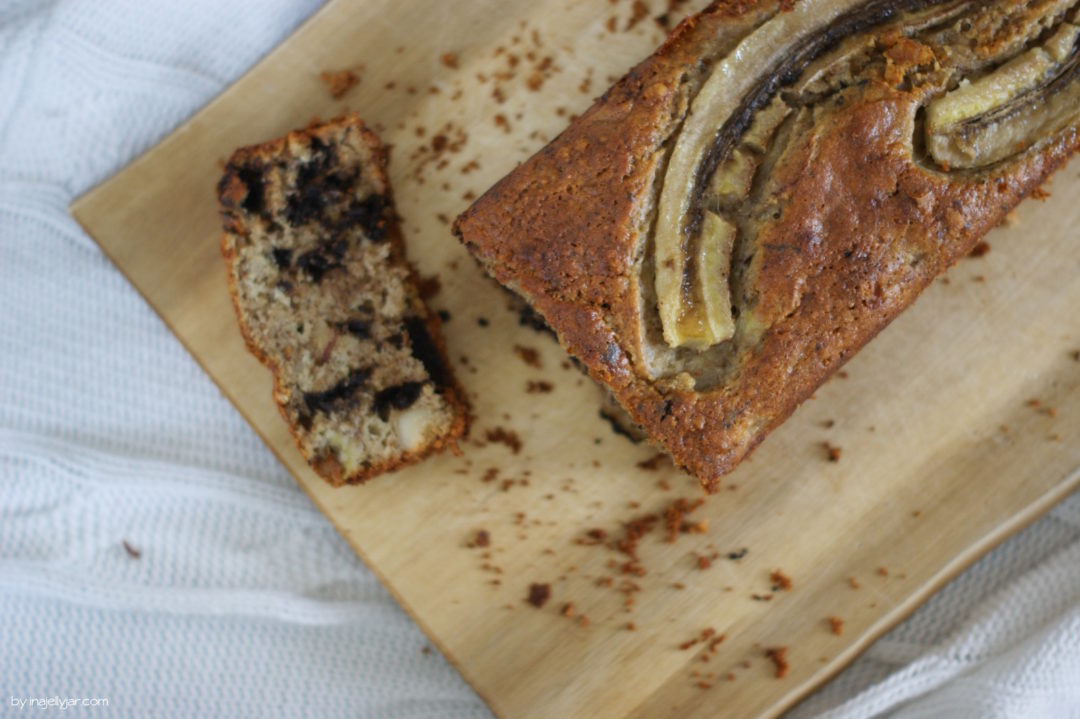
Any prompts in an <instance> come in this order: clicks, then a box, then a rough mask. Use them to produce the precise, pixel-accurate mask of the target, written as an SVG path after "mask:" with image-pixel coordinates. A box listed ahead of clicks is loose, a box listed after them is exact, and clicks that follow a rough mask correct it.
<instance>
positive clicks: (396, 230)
mask: <svg viewBox="0 0 1080 719" xmlns="http://www.w3.org/2000/svg"><path fill="white" fill-rule="evenodd" d="M347 126H353V127H355V128H356V129H357V131H358V132H359V135H360V137H361V138H362V140H363V142H364V143H365V144H366V145H368V147H369V148H371V150H372V162H371V166H370V167H369V168H368V171H369V172H372V173H374V175H375V176H376V177H377V182H378V184H379V185H381V186H382V187H384V188H385V195H386V197H387V200H388V202H390V203H391V206H392V204H393V196H392V192H391V188H390V180H389V177H388V175H387V172H386V167H387V163H388V161H389V149H388V148H387V147H386V146H384V145H383V144H382V143H381V142H380V141H379V138H378V136H377V135H375V133H374V132H372V131H371V130H369V129H368V128H367V127H366V126H365V125H364V123H363V122H362V121H360V120H359V119H358V118H356V117H355V116H343V117H339V118H335V119H333V120H330V121H328V122H325V123H323V124H320V125H316V126H310V127H307V128H304V129H302V130H294V131H292V132H290V133H288V134H287V135H285V136H283V137H280V138H278V139H275V140H270V141H268V142H264V143H261V144H258V145H251V146H248V147H242V148H239V149H238V150H236V151H235V152H234V153H233V155H232V156H231V157H230V158H229V161H228V163H227V167H228V168H230V169H229V170H227V171H226V174H225V176H224V177H223V178H222V181H221V183H220V184H219V187H218V192H219V199H220V201H221V204H222V207H223V211H222V213H221V217H222V222H223V224H224V226H225V234H224V235H223V236H222V238H221V243H220V246H221V252H222V255H223V256H224V258H225V263H226V266H227V269H228V271H227V273H226V277H227V280H228V287H229V295H230V297H231V299H232V305H233V310H234V311H235V312H236V316H237V320H238V325H239V328H240V332H241V335H242V336H243V338H244V344H245V345H246V346H247V349H248V351H249V352H251V354H252V355H254V356H255V357H256V358H257V359H258V360H259V361H260V362H261V363H262V364H263V365H265V366H266V367H267V368H268V369H269V370H270V371H271V373H272V375H273V380H274V385H273V396H274V398H275V400H276V402H275V403H276V404H277V407H278V411H279V412H280V414H281V416H282V418H283V419H284V420H285V424H286V426H287V427H288V429H289V433H290V435H291V436H292V437H293V440H294V441H295V442H296V445H297V447H298V448H300V449H301V450H302V449H303V444H302V441H301V436H300V432H301V431H302V430H301V428H299V427H297V426H296V424H295V423H294V422H293V421H292V418H291V417H290V416H289V413H288V411H287V409H286V405H285V403H284V400H283V398H284V397H287V395H288V390H287V388H286V386H285V384H284V376H283V368H282V367H280V366H278V364H277V363H276V362H274V361H273V359H272V358H271V357H269V356H268V355H267V354H266V352H264V351H263V348H262V347H261V346H260V345H259V343H258V342H256V341H255V339H254V338H253V337H252V334H251V331H252V328H250V327H248V324H247V323H246V322H245V321H244V314H243V311H242V309H241V306H240V299H239V295H240V293H239V290H238V288H237V286H236V273H235V272H234V271H233V267H234V264H235V263H236V262H237V261H238V256H237V253H236V252H235V251H234V246H233V243H231V242H229V234H230V233H235V234H243V233H244V231H245V230H244V227H243V222H242V220H241V219H240V218H239V217H238V215H237V214H236V213H233V212H230V211H228V210H229V209H230V208H233V207H236V206H237V205H238V204H239V203H240V202H241V201H242V200H243V199H244V197H245V195H246V193H247V189H246V188H245V187H244V185H243V183H241V182H239V181H238V180H237V179H236V176H235V172H233V171H232V169H231V168H236V167H241V166H243V165H245V164H248V163H249V162H250V161H251V160H255V159H259V160H263V161H267V162H268V161H270V160H272V159H273V158H275V157H278V156H280V155H281V154H282V153H283V152H284V151H285V148H286V147H288V146H289V144H290V142H295V141H298V140H299V141H306V140H309V139H310V138H312V137H316V138H327V139H329V138H332V137H334V136H335V135H336V134H337V133H338V132H339V131H340V130H341V129H342V128H344V127H347ZM387 239H388V241H389V242H390V244H391V246H392V248H393V253H392V255H393V261H395V262H401V263H403V264H404V265H405V266H406V267H408V271H409V281H410V283H411V284H412V286H413V288H414V291H415V288H416V286H417V275H416V271H415V268H413V266H412V265H411V264H410V263H408V261H407V260H406V259H405V240H404V237H403V236H402V234H401V228H400V227H399V224H398V222H397V221H396V220H395V221H394V222H392V223H390V225H389V226H388V227H387ZM416 294H417V295H418V292H417V293H416ZM418 304H419V306H418V308H417V309H418V311H419V314H420V315H421V317H422V319H423V320H424V323H425V325H426V326H427V329H428V333H429V334H430V337H431V340H432V342H433V343H434V345H435V348H436V350H437V352H438V354H439V358H440V360H441V361H442V363H443V366H444V367H446V368H447V373H448V375H449V381H448V383H447V384H446V386H445V387H444V388H443V390H442V396H443V398H444V400H445V401H446V403H447V404H448V405H450V407H451V408H452V409H453V411H454V421H453V423H452V425H451V426H450V428H449V429H448V431H447V432H446V433H445V434H444V435H442V436H440V437H438V438H436V439H435V440H433V441H432V442H430V443H429V444H427V445H425V446H424V447H423V448H422V449H421V450H419V451H416V452H403V453H401V454H399V455H397V456H395V457H394V458H393V459H391V460H390V461H387V462H382V463H377V464H373V465H370V466H368V467H364V468H362V469H361V470H359V471H356V472H353V473H352V474H346V473H345V471H344V468H343V467H342V466H341V464H340V463H339V462H338V461H337V460H336V459H334V458H333V457H330V456H322V457H308V456H305V459H307V460H308V463H309V464H310V465H311V466H312V468H313V469H314V470H315V471H316V472H317V473H318V474H319V475H321V476H322V477H323V478H324V479H326V480H327V481H328V482H330V484H332V485H334V486H342V485H345V484H359V483H363V482H365V481H367V480H368V479H371V478H372V477H375V476H377V475H380V474H383V473H384V472H392V471H394V470H396V469H399V468H401V467H404V466H407V465H410V464H415V463H417V462H419V461H421V460H422V459H424V458H425V457H428V456H429V455H431V454H434V453H436V452H439V451H442V450H444V449H447V448H449V449H450V450H451V451H452V452H454V453H455V454H457V453H459V452H460V450H459V449H458V444H457V442H458V440H459V439H461V438H462V437H463V436H465V434H466V433H467V431H468V425H469V408H468V403H467V402H466V400H465V392H464V390H463V389H462V388H461V386H460V384H458V381H457V379H456V378H455V377H454V376H453V375H452V373H450V372H449V368H450V366H451V365H450V362H449V358H448V356H447V353H446V346H445V343H444V342H443V338H442V331H441V327H442V323H441V321H440V320H439V317H438V315H436V314H435V313H433V312H430V311H429V310H428V308H427V307H426V306H424V305H423V303H422V302H420V303H418Z"/></svg>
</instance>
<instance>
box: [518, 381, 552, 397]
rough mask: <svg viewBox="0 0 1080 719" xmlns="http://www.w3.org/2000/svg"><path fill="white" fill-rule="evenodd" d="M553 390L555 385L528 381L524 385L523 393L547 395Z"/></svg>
mask: <svg viewBox="0 0 1080 719" xmlns="http://www.w3.org/2000/svg"><path fill="white" fill-rule="evenodd" d="M553 389H555V385H553V384H551V383H550V382H547V381H545V380H529V381H528V382H526V383H525V391H526V392H528V393H529V394H547V393H549V392H551V390H553Z"/></svg>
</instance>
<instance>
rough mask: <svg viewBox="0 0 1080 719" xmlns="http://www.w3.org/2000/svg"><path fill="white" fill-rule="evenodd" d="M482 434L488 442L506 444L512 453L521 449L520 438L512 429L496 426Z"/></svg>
mask: <svg viewBox="0 0 1080 719" xmlns="http://www.w3.org/2000/svg"><path fill="white" fill-rule="evenodd" d="M484 436H485V437H486V438H487V441H488V442H492V443H494V444H504V445H506V446H507V447H509V448H510V451H511V452H513V453H514V454H517V453H518V452H520V451H521V438H520V437H518V435H517V432H515V431H514V430H512V429H505V428H503V427H496V428H495V429H489V430H488V431H487V433H486V434H485V435H484ZM493 479H494V478H493Z"/></svg>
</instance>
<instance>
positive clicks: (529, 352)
mask: <svg viewBox="0 0 1080 719" xmlns="http://www.w3.org/2000/svg"><path fill="white" fill-rule="evenodd" d="M514 354H516V355H517V356H518V357H520V358H521V361H522V362H524V363H525V364H527V365H529V366H530V367H535V368H536V369H540V368H541V367H543V363H542V362H541V361H540V352H539V351H537V350H536V349H534V348H532V347H524V346H522V345H514Z"/></svg>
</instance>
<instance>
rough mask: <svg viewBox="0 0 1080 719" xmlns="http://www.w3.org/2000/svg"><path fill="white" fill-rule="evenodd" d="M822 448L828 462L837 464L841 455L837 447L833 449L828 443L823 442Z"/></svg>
mask: <svg viewBox="0 0 1080 719" xmlns="http://www.w3.org/2000/svg"><path fill="white" fill-rule="evenodd" d="M824 446H825V455H826V456H827V457H828V458H829V461H830V462H839V461H840V453H841V451H842V450H841V449H840V448H839V447H834V446H833V445H831V444H829V443H828V442H825V443H824Z"/></svg>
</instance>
